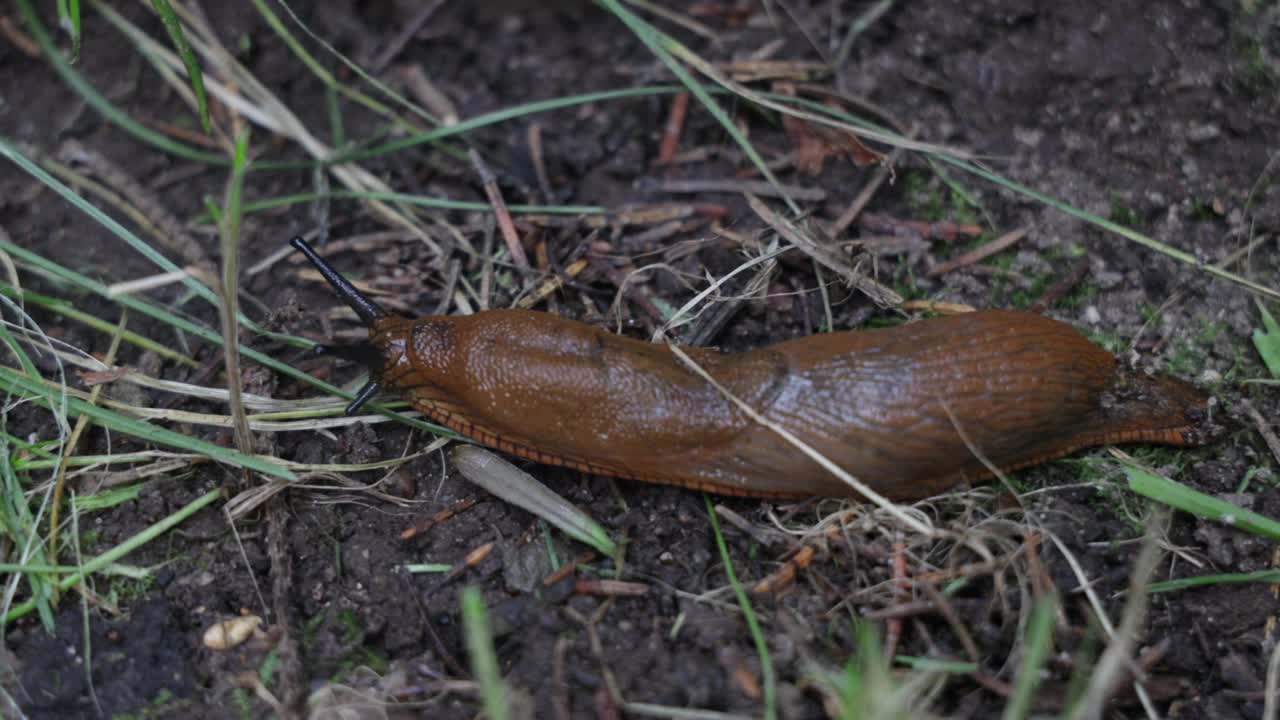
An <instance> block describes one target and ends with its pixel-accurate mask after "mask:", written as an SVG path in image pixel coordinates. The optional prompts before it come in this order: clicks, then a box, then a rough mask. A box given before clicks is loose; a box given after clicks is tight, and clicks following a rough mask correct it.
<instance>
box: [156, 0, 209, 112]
mask: <svg viewBox="0 0 1280 720" xmlns="http://www.w3.org/2000/svg"><path fill="white" fill-rule="evenodd" d="M151 6H152V7H153V8H155V10H156V14H157V15H159V16H160V21H161V22H163V23H164V29H165V30H167V31H168V32H169V40H170V42H172V43H173V49H174V50H175V51H176V52H177V53H178V57H180V58H182V64H183V65H184V66H185V67H186V68H187V79H188V80H189V81H190V82H191V92H192V94H194V95H195V96H196V112H197V114H198V115H199V116H200V127H201V128H203V129H204V131H205V134H208V133H209V98H208V97H206V96H205V93H204V74H203V73H202V72H201V71H200V61H199V60H197V59H196V54H195V52H194V51H193V50H192V49H191V43H189V42H187V35H186V33H185V32H183V31H182V23H181V22H180V21H179V20H178V15H177V13H175V12H174V11H173V6H172V5H170V4H169V2H168V0H151Z"/></svg>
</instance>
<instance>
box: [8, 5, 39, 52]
mask: <svg viewBox="0 0 1280 720" xmlns="http://www.w3.org/2000/svg"><path fill="white" fill-rule="evenodd" d="M0 35H4V37H5V39H6V40H8V41H9V42H10V43H12V44H13V46H14V47H15V48H17V49H18V50H19V51H20V52H21V53H22V54H23V55H26V56H27V57H29V58H31V59H32V60H39V59H40V58H41V57H42V55H41V54H40V46H39V45H37V44H36V41H35V40H32V39H31V36H30V35H28V34H26V33H24V32H22V31H21V30H19V29H18V26H17V25H16V24H15V23H14V22H13V19H12V18H10V17H9V16H8V15H3V16H0Z"/></svg>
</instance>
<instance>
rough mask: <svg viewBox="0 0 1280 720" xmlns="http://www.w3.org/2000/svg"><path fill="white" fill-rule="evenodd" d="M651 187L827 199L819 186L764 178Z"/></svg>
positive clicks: (679, 182) (663, 182) (669, 182)
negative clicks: (814, 186)
mask: <svg viewBox="0 0 1280 720" xmlns="http://www.w3.org/2000/svg"><path fill="white" fill-rule="evenodd" d="M653 189H654V190H655V191H657V192H665V193H708V192H718V193H730V194H733V195H744V194H750V195H758V196H760V197H772V198H785V197H787V196H788V195H790V196H791V198H792V199H795V200H805V201H809V202H821V201H823V200H826V199H827V191H826V190H822V189H821V188H804V187H796V186H795V185H774V184H773V183H770V182H766V181H764V180H733V179H728V180H659V181H657V182H656V183H655V184H654V186H653Z"/></svg>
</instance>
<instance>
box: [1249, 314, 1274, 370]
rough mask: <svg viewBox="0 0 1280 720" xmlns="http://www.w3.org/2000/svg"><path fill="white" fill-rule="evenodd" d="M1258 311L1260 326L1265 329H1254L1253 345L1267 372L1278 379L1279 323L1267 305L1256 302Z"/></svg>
mask: <svg viewBox="0 0 1280 720" xmlns="http://www.w3.org/2000/svg"><path fill="white" fill-rule="evenodd" d="M1258 313H1259V314H1261V315H1262V327H1263V328H1266V331H1265V332H1263V330H1261V329H1256V328H1255V329H1254V331H1253V346H1254V347H1256V348H1257V349H1258V354H1259V355H1261V356H1262V362H1264V363H1266V365H1267V372H1269V373H1271V377H1273V378H1276V379H1278V380H1280V323H1277V322H1276V319H1275V317H1273V316H1272V315H1271V313H1270V312H1269V311H1268V310H1267V306H1266V305H1263V304H1262V303H1261V302H1259V303H1258Z"/></svg>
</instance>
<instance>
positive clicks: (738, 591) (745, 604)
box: [702, 493, 778, 720]
mask: <svg viewBox="0 0 1280 720" xmlns="http://www.w3.org/2000/svg"><path fill="white" fill-rule="evenodd" d="M702 500H703V503H704V504H706V506H707V517H708V518H710V519H711V534H712V535H713V536H714V537H715V539H716V549H717V550H719V551H720V562H721V563H723V564H724V574H725V577H726V578H728V580H729V585H730V586H732V587H733V594H734V596H735V597H737V599H738V608H739V609H741V610H742V618H743V620H746V622H747V629H748V630H749V631H750V632H751V639H752V640H753V641H754V642H755V644H756V655H757V656H758V657H759V658H760V674H761V675H762V676H763V677H762V678H761V679H762V680H763V684H764V717H765V720H774V718H777V717H778V688H777V681H776V680H775V679H774V672H773V660H772V659H771V658H770V656H769V643H768V642H767V641H766V640H765V637H764V630H763V629H761V627H760V621H759V620H757V619H756V613H755V611H754V610H752V609H751V599H750V598H748V597H747V591H746V590H745V589H743V587H742V583H740V582H738V574H737V573H735V572H734V571H733V559H732V558H731V557H729V546H728V545H727V544H725V541H724V533H722V532H721V531H720V520H719V518H717V517H716V509H715V506H713V505H712V504H711V496H710V495H708V494H706V493H702Z"/></svg>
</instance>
